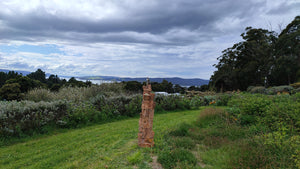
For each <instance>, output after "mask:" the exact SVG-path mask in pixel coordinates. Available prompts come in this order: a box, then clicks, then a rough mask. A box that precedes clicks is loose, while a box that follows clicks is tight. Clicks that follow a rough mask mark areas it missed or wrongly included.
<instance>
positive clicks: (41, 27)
mask: <svg viewBox="0 0 300 169" xmlns="http://www.w3.org/2000/svg"><path fill="white" fill-rule="evenodd" d="M299 5H300V2H299V1H295V0H294V1H293V0H291V1H285V0H263V1H261V0H251V1H249V0H244V1H234V0H227V1H204V0H203V1H199V0H190V1H186V0H175V1H173V0H172V1H170V0H165V1H159V0H153V1H146V0H140V1H137V0H125V1H119V0H73V1H72V2H71V3H70V2H69V1H62V0H52V1H47V0H29V1H26V3H24V1H21V0H11V1H0V8H1V11H0V36H1V37H0V39H1V40H0V52H1V53H0V59H1V62H0V68H14V69H18V66H19V67H20V68H24V69H27V70H30V71H35V70H34V69H36V68H42V69H43V70H44V71H46V72H47V73H48V72H49V73H55V74H59V75H72V76H81V75H115V76H130V77H137V76H138V77H141V76H150V77H162V76H164V77H166V76H180V77H186V78H189V77H198V78H205V79H209V78H210V76H211V75H212V73H213V71H214V68H213V67H212V65H213V64H215V63H217V59H216V58H217V57H218V56H220V55H221V51H222V50H224V49H226V48H228V47H231V46H232V45H233V44H234V43H237V42H239V41H240V40H241V37H240V34H241V33H242V32H243V31H244V29H245V28H246V27H247V26H252V27H258V28H267V29H270V25H272V27H273V28H272V29H273V30H275V31H278V26H277V25H278V24H282V25H283V26H282V27H285V25H286V24H288V23H289V22H291V21H292V19H293V18H294V17H295V16H296V15H299V8H297V7H300V6H299ZM24 44H27V45H34V46H42V45H47V44H50V45H55V46H57V48H58V50H59V51H54V52H53V53H50V54H43V53H38V52H34V51H26V52H24V51H22V50H21V49H20V46H22V45H24ZM1 45H13V46H16V47H15V51H14V52H12V51H6V50H5V49H1ZM13 66H14V67H13Z"/></svg>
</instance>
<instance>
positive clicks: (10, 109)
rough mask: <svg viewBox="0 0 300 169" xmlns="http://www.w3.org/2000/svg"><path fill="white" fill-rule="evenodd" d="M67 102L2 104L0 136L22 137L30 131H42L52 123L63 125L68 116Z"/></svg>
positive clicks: (0, 110)
mask: <svg viewBox="0 0 300 169" xmlns="http://www.w3.org/2000/svg"><path fill="white" fill-rule="evenodd" d="M66 112H67V102H65V101H55V102H39V103H35V102H32V101H21V102H16V101H11V102H0V122H1V125H0V135H20V134H22V133H25V132H28V131H33V130H35V131H42V127H43V126H46V125H49V124H51V123H54V124H56V123H61V120H62V119H63V117H64V116H65V115H66Z"/></svg>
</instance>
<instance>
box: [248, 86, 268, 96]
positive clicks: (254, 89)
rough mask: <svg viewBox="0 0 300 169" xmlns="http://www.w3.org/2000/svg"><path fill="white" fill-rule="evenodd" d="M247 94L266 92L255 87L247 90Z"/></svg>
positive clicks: (259, 87)
mask: <svg viewBox="0 0 300 169" xmlns="http://www.w3.org/2000/svg"><path fill="white" fill-rule="evenodd" d="M249 92H250V93H260V94H264V93H265V92H266V88H265V87H263V86H256V87H253V88H251V89H249Z"/></svg>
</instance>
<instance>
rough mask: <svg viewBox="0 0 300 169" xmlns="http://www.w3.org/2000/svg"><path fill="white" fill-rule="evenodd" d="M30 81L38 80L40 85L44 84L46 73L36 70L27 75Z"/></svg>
mask: <svg viewBox="0 0 300 169" xmlns="http://www.w3.org/2000/svg"><path fill="white" fill-rule="evenodd" d="M27 76H28V77H29V78H30V79H33V80H38V81H40V82H42V83H46V73H45V72H43V71H42V70H41V69H38V70H37V71H35V72H32V73H30V74H28V75H27Z"/></svg>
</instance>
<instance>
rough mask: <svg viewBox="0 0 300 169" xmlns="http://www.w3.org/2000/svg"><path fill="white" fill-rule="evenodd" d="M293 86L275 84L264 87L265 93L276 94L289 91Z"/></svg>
mask: <svg viewBox="0 0 300 169" xmlns="http://www.w3.org/2000/svg"><path fill="white" fill-rule="evenodd" d="M293 89H294V88H293V87H291V86H275V87H271V88H269V89H266V93H267V94H271V95H274V94H278V93H291V92H292V90H293Z"/></svg>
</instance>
